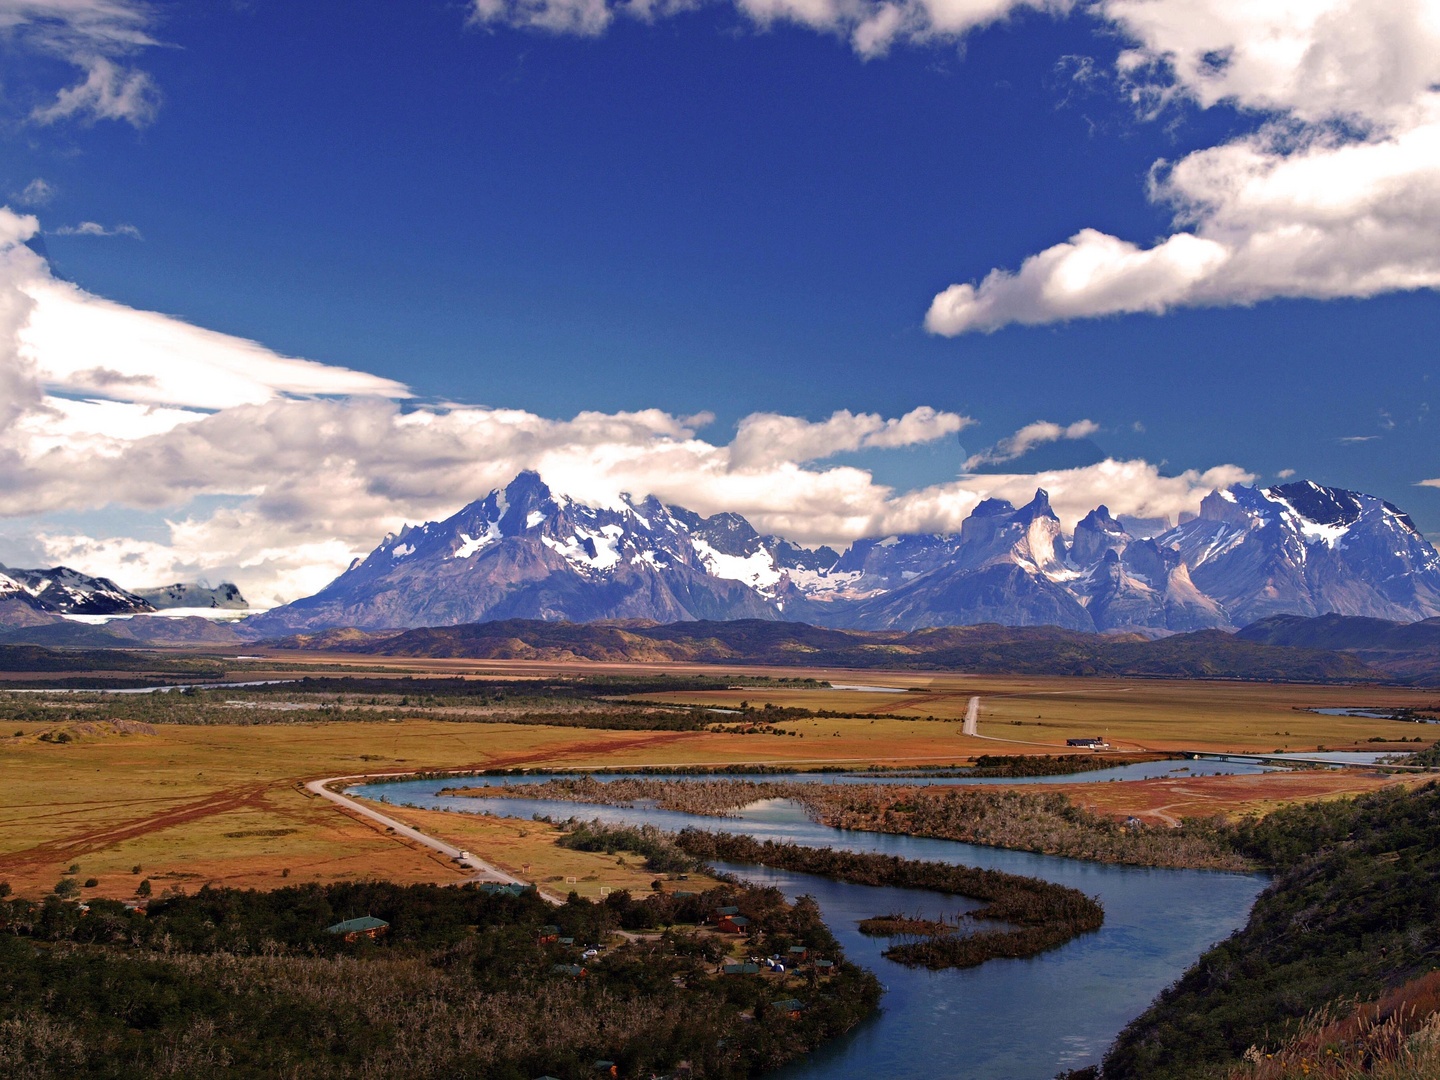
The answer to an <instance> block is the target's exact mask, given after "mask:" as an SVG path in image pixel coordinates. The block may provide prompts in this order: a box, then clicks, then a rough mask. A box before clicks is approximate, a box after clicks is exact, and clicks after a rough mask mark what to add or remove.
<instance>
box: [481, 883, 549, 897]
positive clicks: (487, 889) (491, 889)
mask: <svg viewBox="0 0 1440 1080" xmlns="http://www.w3.org/2000/svg"><path fill="white" fill-rule="evenodd" d="M480 891H481V892H483V893H488V894H489V895H491V896H496V895H498V894H500V893H504V894H505V895H507V896H524V895H525V894H526V893H527V892H536V891H538V890H537V889H536V888H535V886H534V885H506V884H505V883H504V882H500V881H486V882H482V883H481V885H480Z"/></svg>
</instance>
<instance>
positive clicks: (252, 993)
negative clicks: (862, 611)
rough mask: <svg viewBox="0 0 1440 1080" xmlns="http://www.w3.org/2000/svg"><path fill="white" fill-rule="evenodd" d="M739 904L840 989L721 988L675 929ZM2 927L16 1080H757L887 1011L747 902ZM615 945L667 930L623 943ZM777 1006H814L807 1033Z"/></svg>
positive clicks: (5, 1028)
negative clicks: (343, 928)
mask: <svg viewBox="0 0 1440 1080" xmlns="http://www.w3.org/2000/svg"><path fill="white" fill-rule="evenodd" d="M726 903H733V904H735V905H736V906H738V907H739V908H740V909H741V911H743V912H744V913H745V914H746V915H747V916H748V917H749V918H750V919H751V920H752V922H751V929H752V933H751V935H750V937H749V939H748V941H747V942H746V945H747V946H749V947H750V948H752V949H758V950H762V951H765V952H784V951H785V950H787V949H788V948H789V947H790V946H792V945H802V946H805V947H806V948H807V949H808V950H809V951H810V954H811V955H812V956H818V957H825V958H829V959H832V960H834V961H835V962H836V966H835V969H834V971H835V974H834V975H831V976H829V977H825V978H821V977H819V976H818V975H817V974H816V973H815V972H814V971H813V970H811V971H809V972H801V973H798V974H795V973H792V974H790V975H787V976H785V977H784V978H779V977H775V976H771V975H768V974H767V975H764V976H762V975H749V976H722V975H717V974H716V967H717V962H718V961H720V960H721V959H722V957H723V956H724V954H725V951H726V947H727V944H728V942H726V941H722V940H721V938H720V937H719V935H714V934H708V933H698V932H695V931H692V930H687V929H684V928H677V927H676V926H675V925H674V924H680V923H694V922H697V921H699V920H700V919H702V918H703V917H704V916H706V915H708V914H710V913H711V912H712V911H713V909H714V908H715V907H716V906H717V905H719V904H726ZM365 914H370V915H374V916H376V917H380V918H383V919H385V920H386V921H388V922H389V923H390V927H389V931H388V933H386V934H385V935H384V936H382V937H380V938H378V939H377V940H375V941H370V940H367V939H363V938H362V939H360V940H359V941H357V942H353V943H346V942H345V941H344V940H343V939H342V938H340V937H338V936H336V935H331V934H327V933H326V932H325V930H324V928H325V927H326V926H328V925H330V924H332V923H335V922H338V921H340V920H342V919H346V918H349V917H353V916H358V915H365ZM0 924H3V930H0V1075H4V1076H6V1077H15V1078H17V1080H18V1078H26V1080H42V1078H50V1077H55V1078H62V1077H63V1078H92V1077H93V1078H101V1077H104V1078H106V1080H131V1078H134V1080H140V1078H147V1080H148V1078H150V1077H154V1076H202V1075H203V1076H205V1077H207V1078H208V1080H230V1078H240V1077H255V1076H277V1077H302V1076H303V1077H307V1078H309V1077H317V1078H335V1080H340V1078H351V1077H354V1078H379V1077H385V1078H386V1080H408V1078H422V1077H423V1078H431V1077H437V1078H438V1077H445V1078H447V1080H449V1078H471V1077H474V1078H504V1080H530V1078H531V1077H535V1076H540V1075H558V1076H586V1075H591V1074H592V1073H593V1072H594V1068H595V1062H596V1061H597V1060H599V1059H607V1060H610V1061H613V1062H616V1063H617V1065H618V1066H619V1071H620V1074H621V1075H624V1076H650V1075H654V1074H659V1073H670V1072H674V1073H678V1074H680V1075H691V1076H695V1077H743V1076H749V1075H752V1074H753V1073H755V1072H756V1071H758V1070H760V1069H763V1068H768V1067H772V1066H775V1065H778V1064H781V1063H783V1062H785V1061H787V1060H790V1059H791V1058H794V1057H795V1056H797V1055H799V1054H802V1053H804V1052H806V1051H807V1050H809V1049H811V1048H813V1047H814V1046H816V1045H817V1044H819V1043H820V1042H823V1041H824V1040H826V1039H829V1038H832V1037H834V1036H836V1035H838V1034H840V1033H842V1032H844V1031H846V1030H847V1029H849V1028H850V1027H853V1026H854V1025H855V1024H856V1023H858V1022H859V1021H860V1020H861V1019H863V1018H864V1017H865V1016H866V1015H868V1014H869V1013H870V1012H871V1011H872V1010H873V1009H874V1007H875V1005H876V1002H877V1000H878V998H879V986H878V984H877V983H876V981H875V979H874V977H873V976H871V975H869V974H868V973H866V972H863V971H861V970H860V969H858V968H855V967H854V966H853V965H850V964H849V963H848V962H846V961H844V958H843V956H842V955H841V953H840V950H839V948H838V946H837V945H836V943H835V941H834V939H833V937H831V935H830V933H829V932H828V930H826V928H825V926H824V924H823V923H822V922H821V921H820V916H819V913H818V910H817V909H816V907H815V905H814V904H813V903H812V902H810V901H808V900H804V899H802V900H800V901H799V902H797V903H795V904H793V905H787V904H786V903H785V902H784V901H783V899H782V898H781V897H780V895H779V893H778V892H777V891H775V890H770V889H755V888H747V887H743V886H735V887H727V888H725V889H722V890H712V891H710V892H707V893H704V894H701V895H696V896H676V895H673V894H672V895H668V896H652V897H647V898H645V899H643V900H638V899H633V898H631V897H630V896H629V895H628V894H625V893H614V894H611V895H610V896H609V897H607V898H606V899H605V900H604V901H603V902H601V903H599V904H592V903H590V902H588V901H585V900H583V899H580V898H578V897H574V896H572V897H571V898H570V900H569V902H568V903H566V904H564V905H562V906H560V907H552V906H551V905H549V904H547V903H545V902H544V901H542V900H541V899H539V898H538V897H536V896H535V895H534V894H533V893H527V894H525V895H521V896H509V895H504V894H501V895H488V894H486V893H485V892H483V891H481V890H480V889H478V888H477V887H475V886H473V885H472V886H465V887H458V888H456V887H452V888H441V887H437V886H409V887H401V886H395V885H389V884H382V883H369V884H361V885H337V886H331V887H328V888H320V887H317V886H309V887H304V888H298V889H281V890H277V891H275V892H270V893H257V892H240V891H235V890H210V889H204V890H201V891H200V892H199V893H197V894H196V895H193V896H189V897H177V898H172V899H167V900H164V901H159V902H156V903H155V904H153V905H152V906H151V909H150V911H149V913H148V914H139V913H136V912H132V911H127V910H126V909H125V908H124V907H123V906H122V905H121V904H119V903H115V902H106V901H99V902H96V903H93V904H91V905H90V908H89V911H88V912H84V911H82V910H81V909H80V908H79V907H78V906H76V905H74V904H69V903H64V902H62V901H60V900H58V899H54V898H51V899H48V900H46V901H45V902H43V903H39V904H36V903H30V902H27V901H11V902H8V903H3V904H0ZM546 924H553V925H554V926H556V927H558V935H556V934H555V933H554V932H549V933H546V932H543V931H542V929H541V928H542V927H543V926H545V925H546ZM617 929H623V930H631V931H651V933H650V934H648V935H645V936H643V937H638V938H637V940H634V941H630V942H626V943H620V942H619V941H618V940H617V939H615V938H613V937H612V936H611V932H612V931H614V930H617ZM556 936H561V937H572V938H574V940H575V944H574V945H565V944H562V943H560V942H558V941H552V940H551V938H553V937H556ZM632 936H633V935H632ZM607 941H609V942H610V944H611V947H610V948H608V949H607V950H606V951H605V952H604V953H603V954H602V955H601V957H600V958H598V959H585V958H583V957H582V956H581V954H580V953H581V948H582V947H583V945H585V944H595V945H603V944H605V943H606V942H607ZM572 965H573V966H572ZM581 965H583V968H582V966H581ZM557 966H558V968H559V969H558V970H557ZM580 970H583V971H584V974H583V975H578V974H575V972H578V971H580ZM777 998H795V999H798V1000H800V1001H802V1002H803V1004H804V1008H803V1010H802V1011H801V1012H800V1014H799V1016H798V1018H792V1017H791V1016H790V1015H789V1013H788V1011H785V1012H782V1011H780V1010H775V1009H773V1008H772V1007H771V1003H772V1002H773V1001H774V1000H775V999H777Z"/></svg>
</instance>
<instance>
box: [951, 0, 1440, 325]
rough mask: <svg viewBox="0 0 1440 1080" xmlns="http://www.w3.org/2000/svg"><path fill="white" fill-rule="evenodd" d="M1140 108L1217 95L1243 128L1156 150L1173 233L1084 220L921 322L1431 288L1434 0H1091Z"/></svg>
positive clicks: (1436, 252)
mask: <svg viewBox="0 0 1440 1080" xmlns="http://www.w3.org/2000/svg"><path fill="white" fill-rule="evenodd" d="M1093 10H1094V11H1095V12H1096V13H1097V14H1099V15H1101V16H1102V17H1103V18H1105V19H1106V20H1108V21H1109V22H1110V23H1111V24H1112V25H1113V26H1114V28H1115V29H1117V30H1118V31H1119V32H1120V33H1122V34H1123V35H1125V36H1126V37H1127V38H1128V39H1129V40H1130V42H1131V47H1130V48H1127V49H1126V50H1125V51H1123V52H1122V53H1121V56H1120V59H1119V67H1118V74H1119V76H1120V77H1121V79H1122V82H1123V85H1124V86H1125V87H1126V88H1127V92H1128V93H1129V94H1130V95H1131V97H1132V98H1133V99H1134V100H1135V102H1136V104H1137V106H1140V107H1141V108H1142V109H1145V110H1148V111H1150V112H1152V113H1153V112H1156V111H1158V109H1159V108H1161V107H1162V106H1163V105H1164V104H1166V103H1168V102H1171V101H1181V100H1184V101H1189V102H1192V103H1194V104H1195V105H1197V106H1199V107H1201V108H1210V107H1213V106H1215V105H1219V104H1227V105H1231V106H1234V107H1236V108H1237V109H1240V110H1242V111H1244V112H1247V113H1249V114H1251V115H1254V116H1256V117H1257V118H1259V120H1260V121H1261V123H1260V126H1259V127H1258V129H1257V130H1255V131H1254V132H1252V133H1250V134H1247V135H1245V136H1242V137H1239V138H1236V139H1233V140H1231V141H1229V142H1226V143H1223V144H1221V145H1218V146H1214V147H1209V148H1207V149H1203V150H1199V151H1196V152H1194V153H1192V154H1189V155H1186V156H1185V157H1183V158H1181V159H1180V160H1179V161H1177V162H1173V163H1172V162H1165V161H1161V162H1157V163H1156V165H1155V168H1154V169H1153V170H1152V174H1151V179H1150V185H1149V194H1150V197H1151V198H1152V199H1153V200H1154V201H1156V202H1157V203H1159V204H1160V205H1163V206H1167V207H1169V208H1170V209H1171V210H1172V211H1173V213H1174V227H1175V231H1174V232H1173V233H1172V235H1170V236H1168V237H1166V238H1165V239H1163V240H1161V241H1160V242H1158V243H1155V244H1153V245H1151V246H1148V247H1146V246H1142V245H1140V244H1136V243H1133V242H1131V241H1128V240H1124V239H1122V238H1119V237H1115V236H1110V235H1107V234H1105V233H1103V232H1100V231H1098V230H1095V229H1081V230H1079V231H1078V232H1076V233H1075V234H1074V235H1073V236H1071V237H1070V238H1069V239H1068V240H1066V241H1064V242H1063V243H1059V244H1056V245H1054V246H1053V247H1050V248H1048V249H1046V250H1045V251H1042V252H1039V253H1037V254H1035V255H1032V256H1030V257H1029V258H1027V259H1025V260H1024V261H1023V263H1022V264H1021V266H1020V268H1019V270H1016V271H1009V270H1002V269H995V270H992V271H990V272H989V273H988V274H987V275H986V276H985V277H984V278H983V280H981V281H980V282H979V283H973V282H972V283H959V284H955V285H951V286H950V287H949V288H947V289H945V290H944V291H942V292H941V293H939V294H938V295H937V296H936V297H935V298H934V300H933V301H932V303H931V306H930V309H929V311H928V313H927V315H926V319H925V325H926V327H927V328H928V329H929V330H930V331H931V332H933V333H936V334H943V335H955V334H961V333H966V332H969V331H976V330H979V331H991V330H995V329H997V328H999V327H1001V326H1005V325H1007V324H1011V323H1021V324H1038V323H1049V322H1056V321H1062V320H1066V319H1074V318H1084V317H1092V316H1099V315H1114V314H1125V313H1133V312H1154V313H1159V312H1163V311H1166V310H1169V309H1171V308H1174V307H1179V306H1196V305H1225V304H1252V303H1255V302H1257V301H1261V300H1265V299H1270V298H1274V297H1310V298H1321V299H1328V298H1335V297H1368V296H1374V295H1376V294H1378V293H1382V292H1394V291H1401V290H1411V289H1422V288H1436V287H1440V92H1437V90H1436V87H1437V85H1440V3H1437V0H1383V2H1382V0H1315V2H1313V3H1307V4H1294V3H1290V2H1289V0H1254V2H1250V3H1245V4H1235V3H1231V2H1229V0H1101V2H1100V3H1098V4H1097V6H1096V7H1095V8H1094V9H1093Z"/></svg>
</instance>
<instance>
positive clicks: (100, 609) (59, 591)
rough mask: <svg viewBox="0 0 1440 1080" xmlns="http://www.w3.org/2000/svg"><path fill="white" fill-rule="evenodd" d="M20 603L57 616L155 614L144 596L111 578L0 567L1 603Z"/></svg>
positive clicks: (53, 569) (58, 570)
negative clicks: (4, 601)
mask: <svg viewBox="0 0 1440 1080" xmlns="http://www.w3.org/2000/svg"><path fill="white" fill-rule="evenodd" d="M3 600H18V601H19V602H20V603H22V604H24V605H25V606H27V607H31V608H34V609H35V610H36V611H42V612H47V613H52V614H56V615H129V614H143V613H145V612H149V611H154V610H155V608H154V605H152V604H151V603H150V602H149V601H148V600H146V599H145V598H144V597H142V596H137V595H136V594H135V593H133V592H129V591H127V590H125V589H122V588H121V587H120V586H119V585H116V584H115V582H113V581H111V580H110V579H109V578H104V577H91V576H90V575H88V574H82V573H80V572H79V571H78V570H71V569H70V568H69V567H68V566H55V567H51V568H50V569H34V570H19V569H11V568H9V567H6V566H0V601H3Z"/></svg>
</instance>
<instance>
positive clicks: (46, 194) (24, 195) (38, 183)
mask: <svg viewBox="0 0 1440 1080" xmlns="http://www.w3.org/2000/svg"><path fill="white" fill-rule="evenodd" d="M10 197H11V198H12V199H14V200H15V201H16V202H17V203H19V204H20V205H21V206H44V205H46V204H47V203H49V202H50V200H51V199H53V198H54V197H55V185H54V184H52V183H50V181H48V180H46V179H45V178H44V177H43V176H37V177H36V178H35V179H34V180H31V181H30V183H28V184H26V185H25V187H24V188H23V189H21V190H20V191H17V192H15V193H14V194H13V195H11V196H10Z"/></svg>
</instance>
